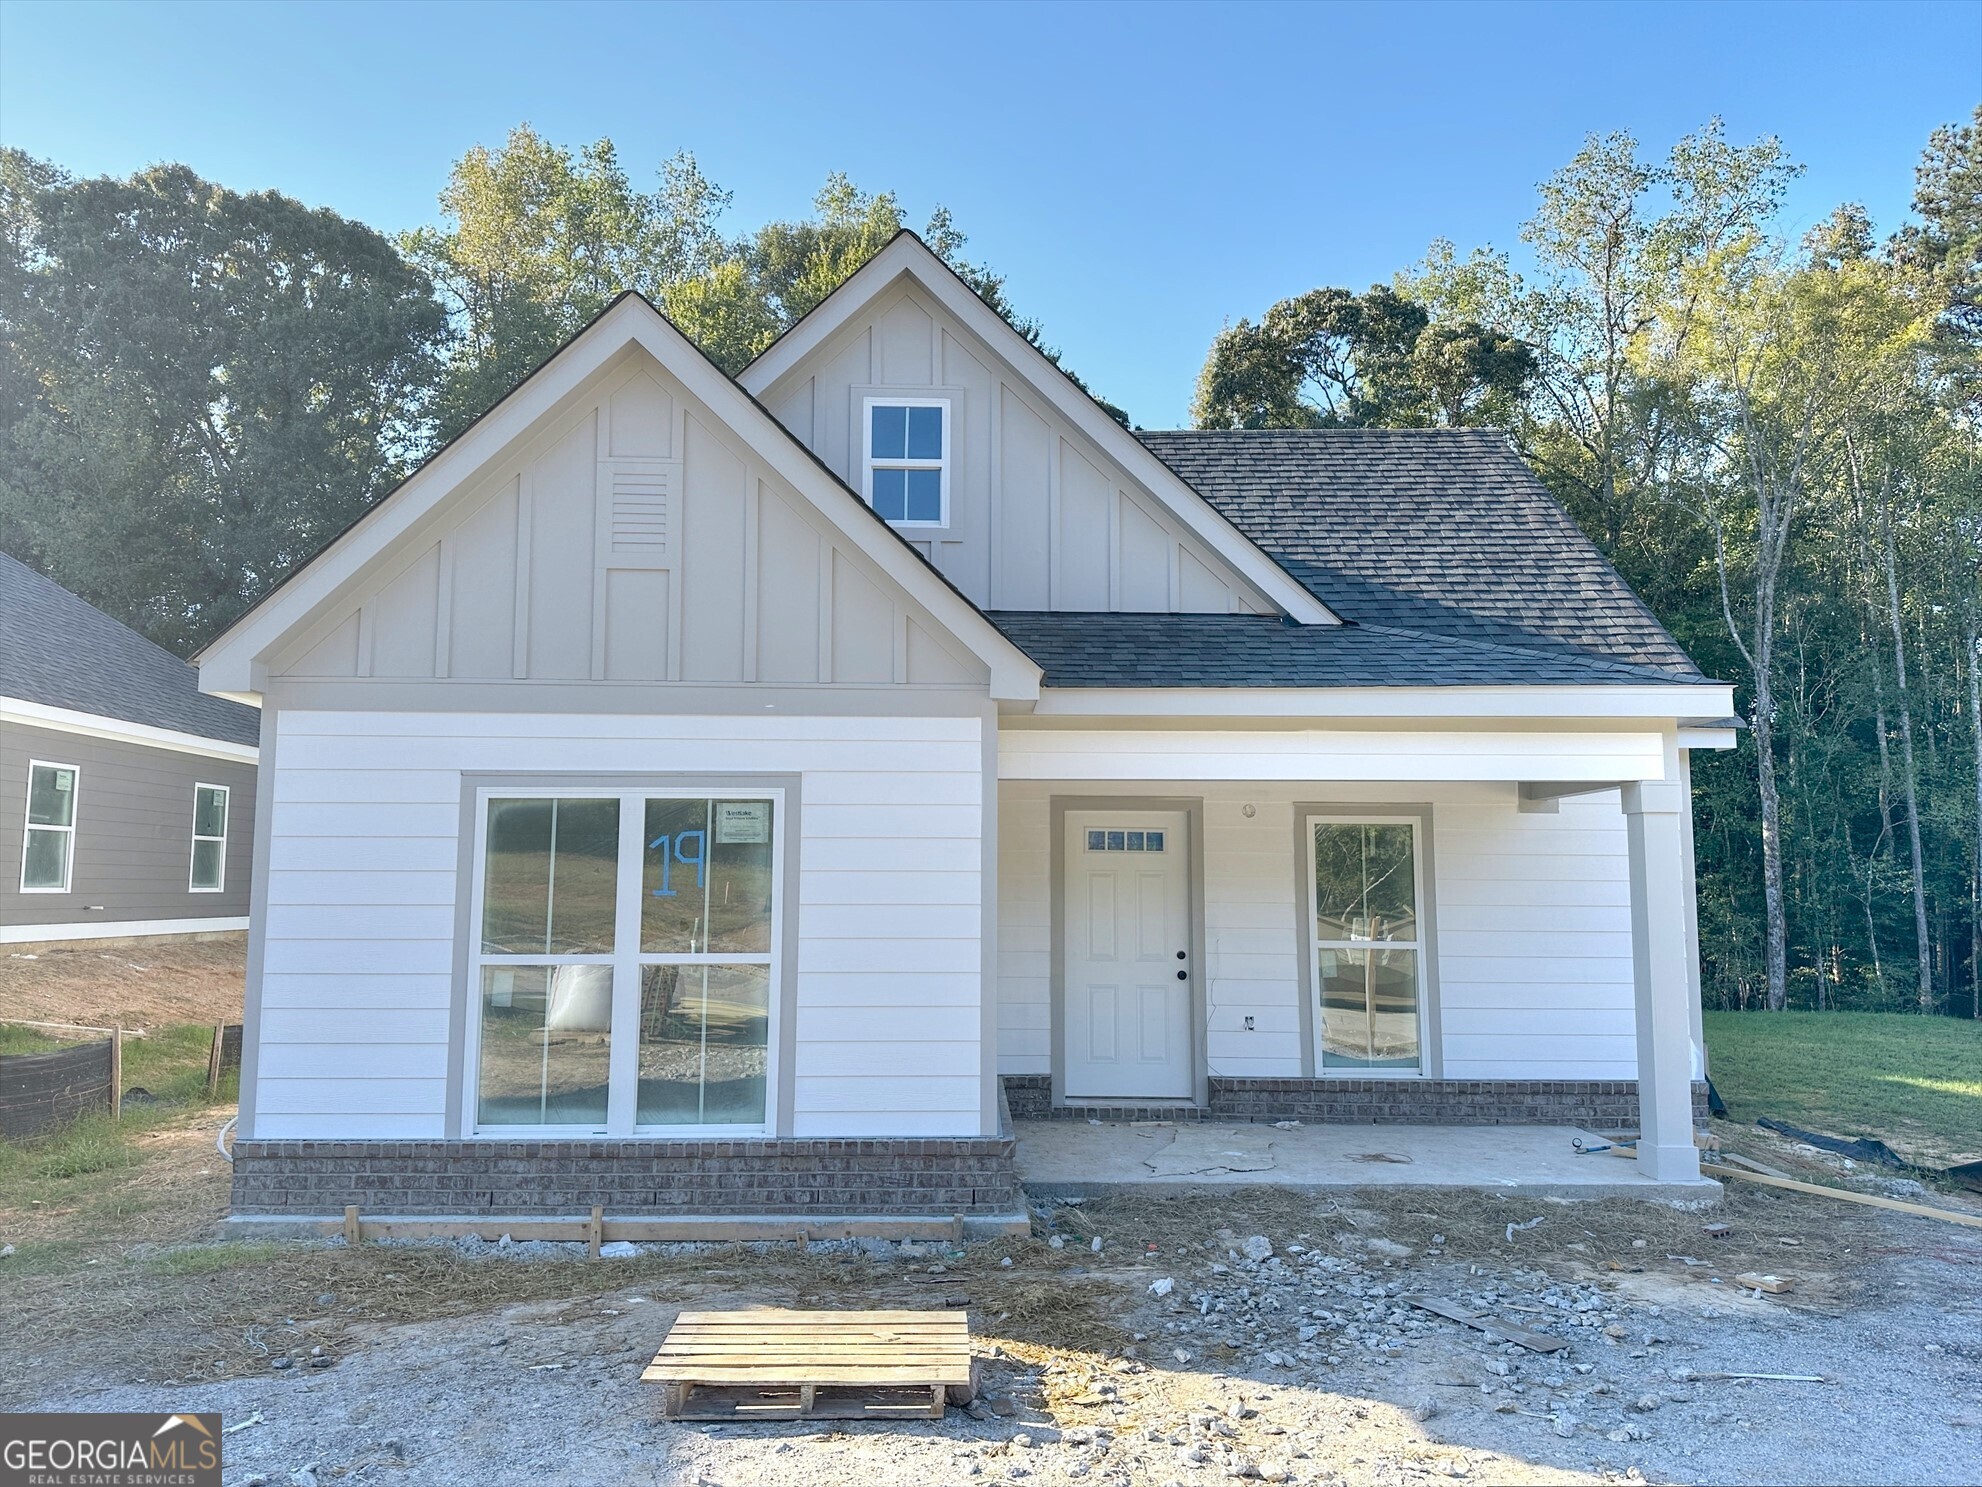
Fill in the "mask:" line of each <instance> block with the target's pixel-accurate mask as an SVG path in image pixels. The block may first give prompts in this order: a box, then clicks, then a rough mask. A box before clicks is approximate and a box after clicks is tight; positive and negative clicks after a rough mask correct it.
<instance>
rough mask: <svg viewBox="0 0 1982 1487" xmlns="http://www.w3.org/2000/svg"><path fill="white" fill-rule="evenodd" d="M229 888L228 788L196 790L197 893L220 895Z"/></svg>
mask: <svg viewBox="0 0 1982 1487" xmlns="http://www.w3.org/2000/svg"><path fill="white" fill-rule="evenodd" d="M226 884H227V787H226V786H225V785H195V786H193V882H192V891H193V892H194V893H218V892H220V890H221V889H222V888H224V887H225V886H226Z"/></svg>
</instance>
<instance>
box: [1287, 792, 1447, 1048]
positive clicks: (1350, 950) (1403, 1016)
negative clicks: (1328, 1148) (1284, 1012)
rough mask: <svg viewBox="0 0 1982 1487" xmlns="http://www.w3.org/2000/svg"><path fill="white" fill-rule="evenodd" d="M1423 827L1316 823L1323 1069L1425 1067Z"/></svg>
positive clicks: (1317, 963)
mask: <svg viewBox="0 0 1982 1487" xmlns="http://www.w3.org/2000/svg"><path fill="white" fill-rule="evenodd" d="M1416 841H1417V837H1416V828H1415V827H1413V826H1411V825H1409V824H1392V823H1387V822H1382V823H1379V822H1329V821H1318V822H1316V823H1315V824H1314V907H1315V921H1314V946H1315V978H1316V982H1317V987H1316V990H1317V992H1318V994H1319V997H1320V1002H1321V1061H1322V1067H1323V1068H1329V1069H1394V1070H1407V1071H1415V1070H1417V1069H1418V1068H1420V1067H1421V1063H1422V1052H1421V1050H1420V1048H1419V1034H1418V1028H1419V984H1420V974H1419V971H1420V966H1419V956H1420V954H1421V953H1422V946H1421V945H1420V944H1419V942H1418V889H1417V851H1416Z"/></svg>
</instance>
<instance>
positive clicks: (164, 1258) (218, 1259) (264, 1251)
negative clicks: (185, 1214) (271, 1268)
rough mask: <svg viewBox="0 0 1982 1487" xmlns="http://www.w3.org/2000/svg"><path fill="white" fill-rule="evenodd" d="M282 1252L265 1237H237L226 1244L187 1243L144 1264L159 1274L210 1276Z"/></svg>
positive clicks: (266, 1260)
mask: <svg viewBox="0 0 1982 1487" xmlns="http://www.w3.org/2000/svg"><path fill="white" fill-rule="evenodd" d="M281 1253H282V1246H281V1245H279V1244H276V1243H275V1242H274V1241H273V1240H268V1239H236V1240H230V1241H229V1242H227V1243H225V1244H198V1245H187V1246H186V1247H185V1248H184V1249H170V1250H166V1251H165V1252H164V1253H163V1254H158V1255H153V1256H152V1257H151V1259H150V1260H149V1261H147V1262H146V1263H147V1264H148V1265H149V1266H150V1267H151V1269H153V1270H155V1271H157V1272H158V1273H159V1274H160V1275H213V1274H215V1273H217V1272H219V1271H222V1270H238V1269H240V1268H242V1267H243V1266H248V1265H266V1264H268V1263H269V1261H271V1260H273V1259H275V1258H276V1257H277V1256H278V1255H280V1254H281Z"/></svg>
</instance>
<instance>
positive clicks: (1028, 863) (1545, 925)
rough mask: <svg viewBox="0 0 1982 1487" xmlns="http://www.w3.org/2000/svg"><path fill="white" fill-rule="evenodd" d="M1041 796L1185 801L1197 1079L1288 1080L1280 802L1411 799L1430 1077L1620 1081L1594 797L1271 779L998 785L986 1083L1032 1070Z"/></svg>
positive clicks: (1620, 897)
mask: <svg viewBox="0 0 1982 1487" xmlns="http://www.w3.org/2000/svg"><path fill="white" fill-rule="evenodd" d="M1011 737H1012V735H1010V734H1007V735H1006V738H1007V740H1008V741H1009V740H1010V739H1011ZM1056 793H1059V794H1077V795H1080V796H1084V797H1086V796H1092V797H1099V796H1104V795H1123V796H1127V797H1135V798H1141V797H1166V798H1182V797H1190V798H1197V799H1201V800H1202V801H1203V802H1204V814H1203V834H1204V842H1203V862H1204V881H1203V914H1204V929H1205V959H1206V965H1205V971H1206V974H1207V975H1208V977H1209V981H1208V984H1207V986H1206V1001H1207V1004H1208V1013H1207V1018H1208V1027H1207V1039H1206V1052H1207V1058H1208V1063H1209V1072H1210V1073H1211V1074H1213V1075H1216V1076H1222V1077H1228V1078H1245V1077H1255V1078H1294V1077H1298V1076H1300V1074H1301V1073H1302V1058H1301V1055H1302V1049H1301V1041H1302V1030H1301V1008H1300V1004H1299V997H1300V996H1301V987H1302V985H1303V973H1302V967H1301V957H1303V956H1305V955H1306V954H1307V953H1308V952H1307V941H1306V935H1305V928H1306V926H1305V924H1304V920H1305V916H1306V912H1307V911H1306V906H1305V902H1304V895H1305V892H1306V888H1305V885H1304V881H1303V879H1302V877H1301V874H1302V872H1303V870H1304V868H1305V863H1304V862H1302V861H1301V860H1300V858H1299V857H1298V856H1297V850H1298V849H1297V848H1296V845H1295V831H1296V824H1295V813H1296V807H1297V805H1301V806H1306V805H1315V804H1319V803H1326V802H1335V803H1340V804H1342V805H1345V806H1349V805H1360V806H1367V805H1369V804H1371V803H1384V804H1394V805H1413V806H1418V805H1429V806H1430V807H1431V811H1432V820H1433V840H1432V854H1431V855H1432V862H1433V868H1434V874H1435V881H1434V882H1433V884H1432V892H1433V906H1434V909H1435V913H1436V920H1437V928H1436V936H1437V939H1436V944H1435V946H1434V947H1433V954H1434V955H1435V957H1436V970H1437V982H1438V989H1437V997H1438V1010H1439V1026H1440V1035H1441V1050H1440V1051H1441V1053H1442V1069H1441V1072H1442V1075H1443V1077H1445V1078H1447V1079H1631V1078H1635V1077H1636V1072H1637V1038H1636V1023H1635V1020H1634V1019H1635V1012H1634V1005H1635V1004H1634V998H1633V987H1632V964H1631V894H1630V882H1629V864H1628V861H1627V858H1626V855H1625V828H1624V817H1623V814H1622V812H1621V810H1620V808H1619V804H1618V799H1617V795H1616V793H1615V792H1614V791H1613V792H1609V793H1606V794H1594V795H1588V796H1575V797H1570V798H1568V799H1565V800H1563V801H1562V802H1561V803H1560V809H1559V811H1558V812H1557V813H1555V814H1545V813H1529V812H1524V811H1522V810H1521V809H1520V808H1519V803H1518V796H1517V793H1516V787H1515V786H1514V785H1512V784H1450V783H1445V784H1426V785H1421V786H1414V787H1408V788H1407V787H1400V786H1398V785H1391V784H1340V783H1336V784H1324V783H1308V782H1297V783H1290V782H1287V781H1274V780H1262V781H1259V782H1255V783H1231V782H1205V781H1203V780H1174V781H1160V780H1158V781H1150V782H1140V783H1136V784H1133V785H1128V784H1119V783H1112V784H1111V783H1107V782H1097V781H1091V780H1083V781H1080V782H1079V783H1074V784H1063V785H1059V786H1055V785H1053V784H1051V783H1048V782H1045V781H1026V782H1014V781H1011V780H1009V779H1008V780H1007V781H1006V782H1005V783H1004V784H1002V785H1001V787H1000V791H999V803H998V804H999V825H998V842H999V884H998V912H999V927H998V1028H999V1041H998V1067H999V1072H1000V1073H1003V1074H1044V1073H1046V1072H1048V1071H1049V1069H1050V1061H1051V1046H1052V1045H1051V1037H1052V1033H1051V1006H1050V1003H1051V986H1052V976H1053V966H1052V937H1051V923H1052V919H1051V915H1052V902H1051V897H1050V895H1051V885H1050V883H1049V881H1048V878H1049V872H1050V858H1051V839H1050V834H1051V824H1050V821H1051V817H1050V813H1051V800H1052V797H1053V795H1054V794H1056ZM1247 806H1251V807H1253V810H1254V815H1252V816H1251V817H1247V816H1246V815H1245V807H1247ZM1323 813H1325V805H1324V807H1323ZM1248 1017H1251V1018H1252V1019H1253V1027H1252V1029H1251V1030H1248V1029H1247V1028H1246V1025H1245V1024H1246V1018H1248Z"/></svg>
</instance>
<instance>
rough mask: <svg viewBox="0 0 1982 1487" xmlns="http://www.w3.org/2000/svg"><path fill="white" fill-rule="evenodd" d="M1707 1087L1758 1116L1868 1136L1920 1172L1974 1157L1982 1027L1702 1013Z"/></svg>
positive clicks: (1867, 1015)
mask: <svg viewBox="0 0 1982 1487" xmlns="http://www.w3.org/2000/svg"><path fill="white" fill-rule="evenodd" d="M1706 1031H1707V1049H1708V1052H1709V1054H1710V1055H1711V1056H1712V1065H1711V1066H1712V1070H1713V1076H1714V1088H1715V1089H1717V1090H1719V1091H1720V1095H1721V1098H1722V1099H1723V1100H1725V1101H1727V1108H1728V1114H1729V1115H1730V1116H1731V1117H1732V1118H1733V1119H1734V1120H1737V1121H1740V1122H1742V1123H1744V1124H1746V1123H1751V1122H1753V1121H1755V1120H1756V1119H1758V1118H1759V1117H1761V1116H1764V1115H1767V1116H1772V1117H1774V1118H1775V1119H1777V1120H1786V1121H1789V1122H1790V1123H1792V1124H1794V1125H1799V1126H1802V1127H1804V1128H1805V1129H1806V1130H1813V1131H1822V1132H1824V1133H1826V1134H1828V1135H1833V1136H1877V1137H1879V1138H1881V1139H1882V1140H1884V1141H1885V1142H1887V1143H1888V1144H1889V1145H1890V1146H1892V1147H1893V1149H1894V1150H1896V1151H1898V1152H1900V1153H1901V1154H1902V1155H1904V1156H1906V1157H1908V1158H1910V1159H1912V1160H1914V1161H1918V1162H1921V1163H1922V1164H1924V1165H1941V1164H1944V1163H1946V1162H1951V1161H1976V1160H1978V1159H1982V1023H1978V1022H1968V1021H1957V1020H1956V1019H1954V1018H1951V1017H1917V1016H1904V1015H1900V1014H1896V1013H1887V1012H1773V1013H1772V1012H1709V1013H1707V1020H1706Z"/></svg>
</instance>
